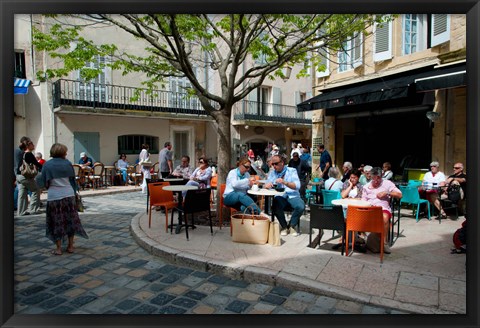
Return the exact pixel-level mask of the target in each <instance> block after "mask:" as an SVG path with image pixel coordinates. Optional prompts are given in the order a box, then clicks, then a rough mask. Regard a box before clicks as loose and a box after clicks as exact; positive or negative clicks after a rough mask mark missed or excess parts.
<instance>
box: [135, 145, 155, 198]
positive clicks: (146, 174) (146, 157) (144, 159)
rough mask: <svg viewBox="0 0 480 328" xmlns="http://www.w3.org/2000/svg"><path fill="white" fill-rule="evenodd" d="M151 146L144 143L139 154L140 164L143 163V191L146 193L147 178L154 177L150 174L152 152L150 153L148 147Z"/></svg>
mask: <svg viewBox="0 0 480 328" xmlns="http://www.w3.org/2000/svg"><path fill="white" fill-rule="evenodd" d="M149 148H150V147H149V146H148V145H147V144H142V151H141V152H140V155H139V156H138V159H139V164H141V165H142V173H143V181H142V193H145V192H146V190H147V180H146V179H150V178H151V177H152V175H151V174H150V166H152V165H151V162H150V154H149V153H148V149H149Z"/></svg>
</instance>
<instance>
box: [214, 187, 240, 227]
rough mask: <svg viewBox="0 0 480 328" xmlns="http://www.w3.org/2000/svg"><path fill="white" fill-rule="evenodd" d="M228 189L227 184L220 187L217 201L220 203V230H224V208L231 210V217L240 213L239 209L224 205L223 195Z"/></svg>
mask: <svg viewBox="0 0 480 328" xmlns="http://www.w3.org/2000/svg"><path fill="white" fill-rule="evenodd" d="M226 187H227V184H225V183H222V184H221V185H220V190H219V191H218V193H217V199H218V200H219V202H220V216H219V217H218V223H219V225H220V229H222V224H223V208H224V207H225V208H227V209H230V215H232V214H233V213H235V212H237V211H238V210H237V209H235V208H233V207H229V206H227V205H225V204H223V193H224V192H225V188H226ZM231 235H232V222H230V236H231Z"/></svg>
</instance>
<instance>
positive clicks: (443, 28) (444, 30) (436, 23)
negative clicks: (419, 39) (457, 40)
mask: <svg viewBox="0 0 480 328" xmlns="http://www.w3.org/2000/svg"><path fill="white" fill-rule="evenodd" d="M431 30H432V31H431V40H432V41H431V46H432V47H435V46H437V45H439V44H442V43H445V42H447V41H449V40H450V15H448V14H433V15H432V29H431Z"/></svg>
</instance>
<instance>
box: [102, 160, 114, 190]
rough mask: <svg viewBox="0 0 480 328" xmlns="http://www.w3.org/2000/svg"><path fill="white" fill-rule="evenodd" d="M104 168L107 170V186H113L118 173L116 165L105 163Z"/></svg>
mask: <svg viewBox="0 0 480 328" xmlns="http://www.w3.org/2000/svg"><path fill="white" fill-rule="evenodd" d="M103 169H104V170H105V174H104V175H103V178H104V184H105V186H113V185H114V178H115V175H116V174H117V169H116V167H115V166H114V165H105V166H104V167H103ZM109 183H110V184H109Z"/></svg>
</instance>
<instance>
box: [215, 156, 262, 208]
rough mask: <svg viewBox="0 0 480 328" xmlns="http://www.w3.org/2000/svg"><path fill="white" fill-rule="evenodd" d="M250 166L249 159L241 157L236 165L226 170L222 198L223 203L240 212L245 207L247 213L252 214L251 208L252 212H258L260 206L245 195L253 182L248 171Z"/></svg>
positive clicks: (253, 179)
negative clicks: (228, 170)
mask: <svg viewBox="0 0 480 328" xmlns="http://www.w3.org/2000/svg"><path fill="white" fill-rule="evenodd" d="M250 168H251V163H250V160H249V159H248V158H247V157H243V158H241V159H240V161H239V162H238V167H237V168H235V169H233V170H230V172H228V175H227V183H226V187H225V191H224V193H223V195H222V197H223V198H224V199H223V204H225V205H227V206H230V207H233V208H236V209H239V210H240V211H242V212H244V211H245V209H247V213H249V214H253V213H252V210H253V211H254V214H260V208H259V207H258V206H257V204H255V202H254V200H253V199H252V198H250V196H249V195H247V190H248V189H250V188H251V187H252V186H253V185H254V183H255V178H251V177H250V174H249V173H248V171H249V170H250Z"/></svg>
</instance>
